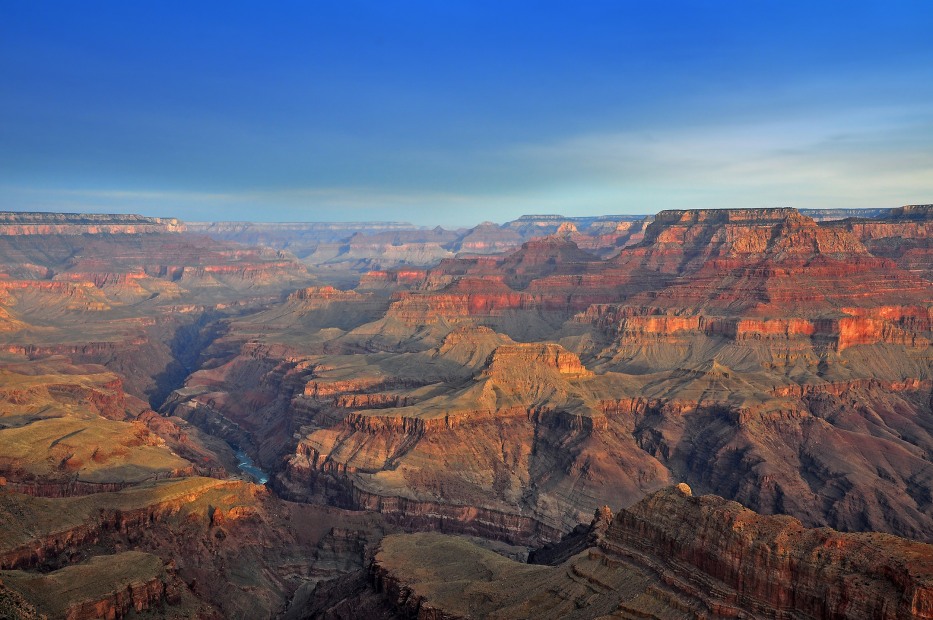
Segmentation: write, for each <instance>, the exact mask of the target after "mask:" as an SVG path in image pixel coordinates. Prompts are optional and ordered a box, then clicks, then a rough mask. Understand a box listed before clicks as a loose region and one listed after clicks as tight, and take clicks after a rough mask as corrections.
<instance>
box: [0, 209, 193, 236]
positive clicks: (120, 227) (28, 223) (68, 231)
mask: <svg viewBox="0 0 933 620" xmlns="http://www.w3.org/2000/svg"><path fill="white" fill-rule="evenodd" d="M185 230H186V227H185V224H184V223H183V222H181V221H180V220H178V219H175V218H159V217H145V216H142V215H110V214H99V213H42V212H25V211H24V212H18V211H4V212H0V235H99V234H123V235H138V234H146V233H176V232H184V231H185Z"/></svg>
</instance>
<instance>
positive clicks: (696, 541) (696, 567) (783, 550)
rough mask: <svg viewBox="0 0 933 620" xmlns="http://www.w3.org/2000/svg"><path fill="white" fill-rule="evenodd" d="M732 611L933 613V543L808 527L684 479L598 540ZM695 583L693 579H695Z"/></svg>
mask: <svg viewBox="0 0 933 620" xmlns="http://www.w3.org/2000/svg"><path fill="white" fill-rule="evenodd" d="M599 549H600V551H601V552H602V553H604V554H605V556H606V558H607V559H606V560H605V561H607V562H610V563H611V562H612V561H613V558H615V557H620V558H623V561H629V562H633V563H635V564H640V565H642V566H645V567H647V568H649V569H650V570H656V571H658V573H659V577H660V578H661V580H662V581H664V582H665V583H668V584H669V585H671V586H673V587H674V588H677V589H683V590H686V592H687V593H688V594H690V595H691V596H697V597H705V596H709V595H712V596H710V598H712V601H710V603H711V607H712V608H713V609H714V610H718V611H719V613H720V614H721V615H729V614H730V612H731V610H732V609H734V610H735V611H736V612H738V611H739V610H747V611H749V612H751V613H756V614H768V615H773V616H777V615H778V614H782V613H797V614H801V615H804V616H805V617H822V618H825V617H832V618H853V619H855V618H892V619H893V618H928V617H931V616H933V547H931V546H929V545H925V544H922V543H914V542H910V541H907V540H904V539H901V538H896V537H894V536H889V535H885V534H840V533H838V532H834V531H832V530H828V529H818V530H808V529H806V528H804V527H803V526H802V525H801V524H800V522H799V521H797V520H796V519H792V518H790V517H763V516H760V515H757V514H755V513H754V512H752V511H750V510H747V509H745V508H742V506H740V505H739V504H737V503H735V502H728V501H726V500H724V499H722V498H719V497H715V496H704V497H698V498H695V497H692V495H691V493H690V488H689V487H687V486H686V485H679V486H678V487H674V488H672V489H669V490H665V491H660V492H658V493H656V494H655V495H653V496H651V497H649V498H647V499H645V500H643V501H642V502H640V503H638V504H636V505H635V506H633V507H631V508H629V509H626V510H622V511H620V512H619V514H618V515H617V516H616V518H615V520H614V521H613V524H612V526H611V527H610V528H609V530H608V531H607V532H606V535H605V537H604V538H603V540H602V541H601V542H600V544H599ZM694 584H696V585H694Z"/></svg>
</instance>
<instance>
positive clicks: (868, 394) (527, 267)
mask: <svg viewBox="0 0 933 620" xmlns="http://www.w3.org/2000/svg"><path fill="white" fill-rule="evenodd" d="M931 231H933V206H931V205H913V206H907V207H902V208H894V209H876V210H865V211H857V212H854V211H852V212H850V211H836V210H832V209H825V210H811V211H806V210H800V211H798V210H795V209H790V208H781V209H732V210H671V211H662V212H660V213H658V214H656V215H653V216H602V217H590V218H566V217H562V216H525V217H523V218H520V219H519V220H516V221H514V222H508V223H505V224H503V225H498V224H493V223H488V222H487V223H483V224H480V225H478V226H476V227H474V228H472V229H460V230H454V231H448V230H444V229H442V228H422V227H415V226H412V225H409V224H405V223H393V222H382V223H379V222H374V223H360V224H343V223H334V224H304V223H287V224H264V223H256V224H252V223H234V222H227V223H224V222H221V223H190V222H187V223H185V222H182V221H180V220H175V219H165V218H163V219H159V218H147V217H143V216H133V215H125V216H123V215H121V216H112V215H111V216H105V215H78V214H42V213H23V214H19V213H8V214H0V405H2V406H0V609H5V607H2V606H8V607H9V608H10V609H15V610H16V611H15V613H16V614H18V616H16V615H14V616H13V617H30V614H32V616H33V617H35V616H36V615H41V614H45V615H47V616H48V617H51V618H58V617H68V618H94V617H111V618H121V617H125V616H128V615H131V616H133V617H137V616H138V617H164V618H170V617H200V618H223V617H256V618H263V617H283V618H341V617H373V618H379V617H383V618H406V617H417V618H461V617H463V618H467V617H499V618H507V617H509V618H511V617H531V616H540V617H576V618H594V617H604V616H605V617H619V618H636V617H656V618H681V617H709V618H714V617H774V618H787V617H801V618H822V617H827V618H828V617H833V618H861V617H879V618H930V617H933V547H931V546H930V543H933V462H931V461H933V409H931V408H933V241H931V239H933V237H931V234H930V233H931ZM243 463H248V464H249V465H248V466H244V465H243ZM260 476H267V477H268V480H267V482H266V483H265V484H258V483H257V479H259V478H260ZM613 512H615V516H613ZM594 514H595V515H596V517H595V518H594ZM581 524H582V525H581ZM587 524H589V525H587ZM452 584H453V585H452ZM10 613H13V612H10Z"/></svg>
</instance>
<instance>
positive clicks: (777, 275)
mask: <svg viewBox="0 0 933 620" xmlns="http://www.w3.org/2000/svg"><path fill="white" fill-rule="evenodd" d="M908 232H909V231H908ZM393 273H394V272H388V275H391V274H393ZM399 273H401V272H399ZM407 273H408V272H406V274H407ZM402 280H403V279H402V278H401V277H399V278H396V279H392V278H385V279H384V280H383V282H386V283H388V284H389V285H392V286H402V284H401V283H402ZM404 282H405V283H404V287H405V289H406V290H405V292H403V293H400V294H398V295H397V297H396V300H395V301H394V302H392V305H391V306H390V307H389V310H388V312H387V314H386V317H385V318H383V319H380V320H378V321H375V322H373V323H369V324H364V325H360V326H359V327H357V328H355V329H351V330H349V331H344V332H342V333H339V334H335V335H336V337H335V338H334V339H333V340H331V341H329V342H328V344H327V348H328V349H329V352H325V351H322V349H321V348H317V349H316V351H315V349H313V348H307V347H305V348H304V349H303V350H305V351H308V353H309V354H310V355H311V357H309V358H308V363H309V364H311V365H313V366H314V370H313V372H312V375H313V377H311V378H310V380H309V381H308V382H307V383H306V388H305V391H304V392H303V393H302V394H298V395H296V396H295V397H294V398H293V399H292V401H291V402H290V403H289V404H288V405H287V406H286V407H285V410H286V411H288V412H289V413H288V414H287V415H288V416H290V419H291V420H293V421H294V423H295V424H297V425H298V427H299V430H298V434H299V436H300V439H299V440H298V442H297V445H296V446H295V448H294V455H293V456H292V457H290V458H289V461H288V466H287V468H286V469H285V471H284V472H282V474H281V475H280V476H279V477H278V478H277V479H276V480H277V482H276V484H279V485H281V487H280V490H281V491H282V492H285V493H288V494H290V496H292V497H302V498H316V499H317V501H329V502H336V503H338V504H341V505H347V506H363V505H365V506H367V507H374V508H377V509H380V510H386V511H388V512H392V513H393V514H394V515H395V517H394V518H398V519H404V518H410V519H411V520H412V522H417V521H418V520H419V519H422V517H421V516H419V515H423V514H425V513H429V512H432V511H433V512H434V514H437V515H444V516H443V517H442V518H441V519H440V520H439V521H438V523H443V524H444V526H443V527H446V528H449V529H452V530H453V529H455V528H456V527H458V525H457V522H458V520H459V521H460V523H461V525H463V522H464V520H466V521H469V520H470V517H468V516H465V515H466V514H467V513H466V512H465V510H464V507H466V506H472V507H474V508H476V509H478V510H491V511H495V512H496V513H501V514H521V515H522V516H523V517H524V516H527V515H533V518H534V519H535V521H537V522H538V523H540V524H541V525H542V526H547V527H548V528H553V529H555V530H558V531H567V530H568V529H570V528H572V527H573V523H574V521H576V520H578V519H581V518H583V516H584V515H586V514H588V513H590V512H591V511H592V510H593V509H595V508H596V507H598V506H601V505H603V504H606V503H612V504H617V505H624V504H626V503H630V502H632V501H635V500H637V499H638V498H640V497H642V496H643V495H644V494H645V493H647V492H650V491H652V490H654V489H656V488H657V487H658V486H662V485H663V484H665V483H666V482H668V481H669V480H671V479H672V478H675V477H676V478H681V479H686V480H688V481H689V482H691V484H695V485H697V486H698V487H699V488H702V489H704V490H709V491H715V492H718V493H720V494H723V495H725V496H728V497H730V498H736V499H740V500H741V501H743V502H745V503H747V504H748V505H749V506H752V507H754V508H756V509H758V510H760V511H762V512H765V513H776V512H789V513H791V514H793V515H795V516H797V517H799V518H801V519H802V520H803V521H804V522H805V523H806V524H807V525H832V526H834V527H838V528H841V529H846V530H866V529H879V530H883V531H891V532H895V533H898V534H901V535H905V536H911V537H916V538H920V539H923V540H927V539H930V538H931V532H933V529H931V505H930V502H929V500H928V499H925V498H928V494H927V491H924V490H921V489H925V488H927V487H928V486H929V480H930V471H931V470H930V464H929V462H928V460H927V458H926V457H925V456H924V454H925V453H926V451H927V450H929V449H930V448H931V447H933V446H931V443H930V439H929V435H928V432H927V431H926V430H924V429H925V426H924V422H923V420H924V419H925V416H926V415H928V411H929V406H930V405H929V395H930V386H931V384H930V383H929V377H930V367H929V357H928V355H927V352H928V349H929V343H930V340H931V329H930V328H931V321H930V316H931V315H930V312H931V310H930V305H929V300H930V287H929V284H928V283H926V282H925V281H924V280H923V279H922V278H917V277H916V276H915V275H912V274H911V273H909V272H906V271H904V270H902V269H899V268H898V267H897V266H896V265H894V264H893V263H891V262H890V261H887V260H886V259H880V258H878V257H875V256H872V255H871V254H870V253H869V252H868V251H867V250H866V248H865V246H864V244H862V243H861V242H860V241H859V239H857V238H856V237H855V236H853V235H852V234H850V233H849V232H848V231H845V230H842V229H838V230H837V229H834V228H825V227H821V226H818V225H817V224H816V223H814V222H813V221H812V220H810V219H809V218H806V217H804V216H802V215H800V214H799V213H797V212H795V211H793V210H790V209H779V210H739V211H727V212H680V211H678V212H665V213H662V214H660V215H659V216H658V217H657V218H656V219H655V221H654V223H652V224H651V225H650V226H649V227H648V231H647V233H646V236H645V240H644V241H643V242H642V243H640V244H637V245H634V246H632V247H628V248H625V249H623V251H622V252H621V253H620V255H619V256H618V257H617V258H614V259H612V260H610V261H600V260H597V259H595V258H594V257H592V256H591V255H588V254H586V253H584V252H581V251H580V250H579V248H578V247H576V246H575V245H573V244H572V243H568V242H567V240H566V239H562V238H554V237H550V238H545V239H542V240H540V241H536V242H530V243H527V244H526V245H525V246H524V247H523V248H521V249H520V250H518V251H517V252H515V253H513V254H511V255H506V256H502V257H494V256H493V257H474V258H465V259H456V260H446V261H443V262H442V263H441V264H440V265H438V266H437V267H435V268H433V269H429V270H421V271H413V272H411V278H407V276H406V279H405V280H404ZM370 290H371V289H370ZM778 293H780V295H779V294H778ZM326 296H327V295H322V297H326ZM608 300H615V301H608ZM349 307H350V306H348V308H349ZM581 309H582V310H581ZM578 310H579V311H578ZM574 312H577V314H576V315H574V314H573V313H574ZM547 313H550V314H547ZM477 324H480V325H483V326H484V327H479V326H477ZM264 325H265V323H264ZM502 332H505V333H504V334H503V333H502ZM328 333H330V334H334V333H333V332H328ZM505 334H508V336H511V338H509V337H508V336H506V335H505ZM266 337H270V336H266ZM276 338H277V337H276ZM544 338H547V339H554V340H558V339H559V340H560V342H561V343H562V344H564V346H565V348H566V349H565V350H564V353H562V354H561V355H568V357H567V359H570V357H569V354H570V353H575V354H576V357H575V358H574V359H576V360H579V362H580V366H579V368H577V367H575V368H576V370H575V371H574V372H573V373H569V374H567V373H561V372H556V368H555V367H554V366H549V365H548V364H546V363H541V359H539V357H538V354H537V353H535V354H531V353H530V352H531V351H532V350H536V351H544V350H545V349H534V347H532V346H531V345H530V344H526V345H521V346H517V347H516V346H513V345H511V344H510V343H509V341H510V340H512V341H514V340H515V339H520V340H541V339H544ZM306 339H307V340H308V342H309V343H313V342H314V338H310V337H306ZM497 339H498V341H497V342H496V340H497ZM291 344H292V345H294V346H297V348H298V349H302V347H301V346H298V345H297V342H294V341H293V342H292V343H291ZM361 350H362V351H368V352H369V353H368V356H369V357H367V359H368V360H369V362H368V363H365V364H361V363H359V359H358V357H359V355H358V352H359V351H361ZM321 353H323V355H322V354H321ZM544 357H547V356H546V355H545V356H544ZM558 357H559V356H558ZM457 364H460V365H466V368H463V367H462V366H461V368H460V369H458V368H457V366H456V365H457ZM560 365H561V364H560V363H558V364H557V366H560ZM337 369H339V371H338V370H337ZM464 370H466V371H467V372H464ZM367 404H369V405H370V406H369V408H368V409H367V408H366V405H367ZM359 405H364V407H362V408H361V407H360V406H359ZM474 443H480V444H487V443H490V444H491V445H493V446H499V449H497V450H490V451H488V452H487V451H485V450H477V449H476V448H475V447H474V446H473V444H474ZM817 445H823V446H824V447H823V448H819V449H818V448H817V447H816V446H817ZM528 446H530V449H529V448H528ZM855 446H857V448H855ZM895 446H896V447H895ZM853 454H858V458H856V459H853V458H852V455H853ZM881 454H886V455H893V454H897V455H898V456H897V457H896V460H897V463H898V464H897V465H896V466H890V467H889V466H885V465H884V462H883V461H879V460H878V458H879V455H881ZM891 458H894V457H893V456H892V457H891ZM437 464H442V465H443V467H438V466H437ZM610 481H612V482H613V483H614V484H610ZM484 488H492V489H493V491H492V493H490V492H489V491H484V490H483V489H484ZM878 489H881V491H880V495H879V491H878ZM516 505H518V506H521V507H522V508H521V509H520V510H516V508H515V506H516ZM406 514H407V515H408V516H407V517H406V516H405V515H406ZM501 522H502V523H505V521H501ZM465 527H467V528H468V529H469V528H470V527H473V526H470V525H466V526H465ZM510 527H511V529H510ZM534 531H535V530H534V529H533V528H532V529H528V526H526V525H522V526H507V527H505V528H504V529H502V530H501V532H500V535H501V536H503V537H505V538H508V537H510V536H511V537H514V539H516V540H518V539H521V540H528V536H529V535H531V533H532V532H534ZM537 531H538V532H545V531H547V530H545V529H540V528H539V529H538V530H537Z"/></svg>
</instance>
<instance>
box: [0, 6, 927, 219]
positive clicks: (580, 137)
mask: <svg viewBox="0 0 933 620" xmlns="http://www.w3.org/2000/svg"><path fill="white" fill-rule="evenodd" d="M931 27H933V3H930V2H926V1H922V0H915V1H903V2H898V1H888V2H880V1H879V2H870V3H869V2H858V1H854V2H812V1H810V2H794V1H789V0H784V1H780V2H778V1H775V2H770V1H756V0H735V1H731V2H726V1H717V0H693V1H689V2H666V1H660V0H658V1H648V0H644V1H642V2H631V1H629V2H626V1H621V0H620V1H614V2H586V1H577V2H547V1H540V2H510V1H508V0H499V1H497V2H483V1H471V2H467V1H449V2H404V1H400V2H384V1H383V2H353V1H347V0H340V1H334V2H323V1H321V2H310V1H309V2H276V3H259V2H256V3H238V2H216V3H207V2H201V3H198V2H167V1H166V2H148V3H143V2H95V1H92V0H89V1H87V2H61V3H55V2H41V1H40V2H35V1H27V0H22V1H19V0H0V209H7V210H59V211H109V212H137V213H144V214H148V215H170V216H177V217H181V218H183V219H188V220H205V219H241V220H265V221H269V220H283V221H332V220H341V221H344V220H407V221H412V222H416V223H419V224H432V225H433V224H443V225H448V226H450V225H461V224H475V223H477V222H480V221H482V220H493V221H498V222H502V221H506V220H509V219H513V218H515V217H517V216H519V215H521V214H523V213H562V214H565V215H597V214H611V213H654V212H656V211H658V210H660V209H664V208H694V207H696V208H699V207H704V208H705V207H758V206H785V205H787V206H795V207H884V206H898V205H901V204H908V203H918V202H931V201H933V39H931V37H930V36H929V32H930V29H931Z"/></svg>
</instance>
